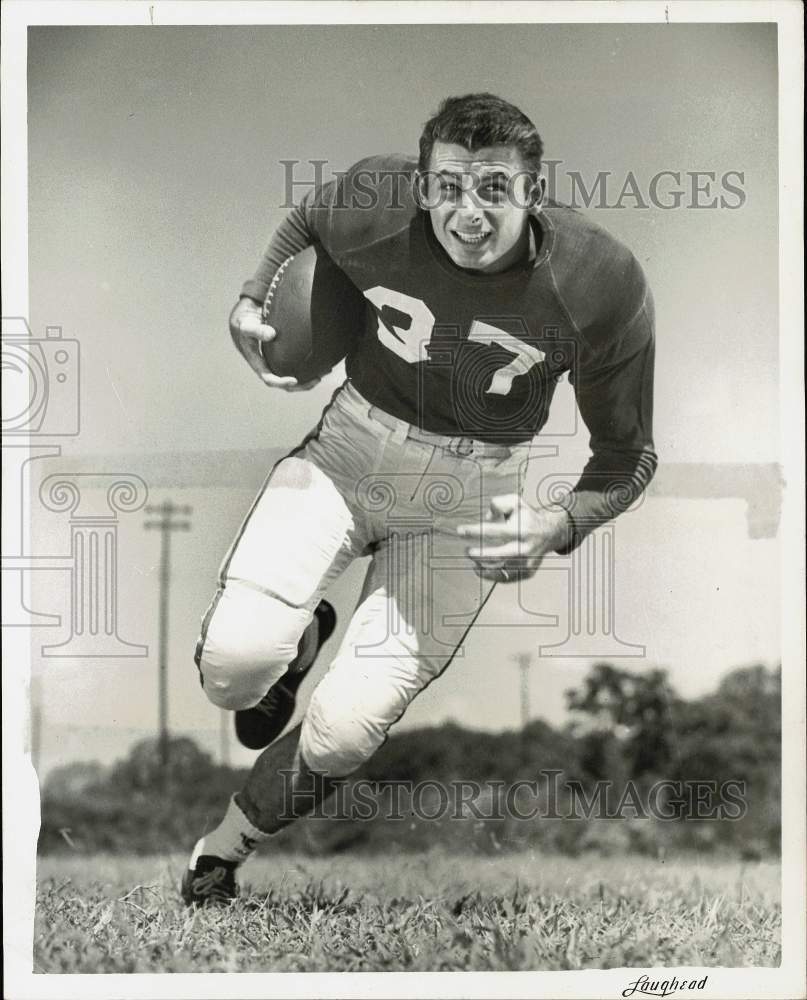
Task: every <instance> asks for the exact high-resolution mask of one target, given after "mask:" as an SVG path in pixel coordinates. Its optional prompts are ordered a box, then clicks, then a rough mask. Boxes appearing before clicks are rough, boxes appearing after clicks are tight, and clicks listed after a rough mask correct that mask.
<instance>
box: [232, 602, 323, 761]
mask: <svg viewBox="0 0 807 1000" xmlns="http://www.w3.org/2000/svg"><path fill="white" fill-rule="evenodd" d="M314 617H315V619H316V621H317V625H318V633H317V648H316V650H315V651H314V655H313V656H312V657H311V659H310V661H309V662H308V663H307V664H306V665H305V666H304V667H297V666H296V664H297V663H298V661H299V660H300V658H301V656H302V654H303V647H304V644H305V639H306V637H305V635H303V638H302V639H301V640H300V645H299V646H298V647H297V656H296V657H295V658H294V659H293V660H292V661H291V663H290V664H289V669H288V670H287V671H286V673H285V674H284V675H283V676H282V677H281V678H280V680H279V681H278V682H277V683H276V684H273V685H272V686H271V687H270V688H269V690H268V691H267V692H266V694H265V695H264V696H263V698H261V700H260V701H259V702H258V704H257V705H254V706H253V707H252V708H244V709H241V710H240V711H237V712H236V713H235V733H236V736H237V737H238V739H239V741H240V743H241V744H242V745H243V746H245V747H247V748H248V749H249V750H263V748H264V747H268V746H269V744H270V743H272V742H273V741H274V740H276V739H277V738H278V736H280V734H281V733H282V732H283V730H284V729H285V728H286V726H287V725H288V724H289V720H290V719H291V717H292V715H294V708H295V705H296V704H297V691H298V689H299V687H300V685H301V684H302V683H303V678H304V677H305V676H306V674H307V673H308V671H309V670H310V669H311V668H312V667H313V666H314V664H315V663H316V660H317V656H318V655H319V651H320V650H321V649H322V647H323V646H324V645H325V643H326V642H327V641H328V639H330V637H331V635H333V630H334V629H335V628H336V612H335V611H334V609H333V606H332V605H331V604H329V603H328V601H320V602H319V604H318V605H317V606H316V608H315V609H314Z"/></svg>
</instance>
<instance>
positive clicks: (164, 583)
mask: <svg viewBox="0 0 807 1000" xmlns="http://www.w3.org/2000/svg"><path fill="white" fill-rule="evenodd" d="M191 512H192V508H191V507H188V506H178V505H177V504H174V503H172V502H171V501H170V500H165V501H163V503H161V504H154V505H152V504H150V505H149V506H148V507H146V513H147V514H156V515H158V517H159V520H156V521H146V523H145V528H146V530H147V531H149V530H150V529H157V530H158V531H159V532H160V617H159V629H160V638H159V682H158V694H157V699H158V701H157V703H158V718H159V722H158V727H159V750H160V765H161V766H162V769H163V775H165V774H166V772H167V768H168V609H169V589H170V584H171V532H172V531H189V530H190V526H191V525H190V521H175V520H172V518H173V517H174V516H176V515H181V516H183V517H187V516H188V515H189V514H191Z"/></svg>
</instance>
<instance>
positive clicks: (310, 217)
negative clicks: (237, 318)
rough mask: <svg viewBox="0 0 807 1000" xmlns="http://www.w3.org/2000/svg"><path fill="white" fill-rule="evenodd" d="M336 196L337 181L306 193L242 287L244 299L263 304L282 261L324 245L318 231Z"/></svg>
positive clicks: (278, 228)
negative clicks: (315, 245) (315, 246)
mask: <svg viewBox="0 0 807 1000" xmlns="http://www.w3.org/2000/svg"><path fill="white" fill-rule="evenodd" d="M335 197H336V181H328V183H327V184H323V185H322V186H321V187H319V188H315V189H314V190H312V191H308V192H306V194H305V195H304V196H303V197H302V198H301V199H300V203H299V205H296V206H295V207H294V208H293V209H292V210H291V212H289V214H288V215H287V216H286V217H285V219H284V220H283V221H282V222H281V223H280V225H279V226H278V227H277V229H276V230H275V231H274V233H273V234H272V237H271V239H270V240H269V243H268V244H267V246H266V249H265V250H264V252H263V256H262V257H261V260H260V263H259V264H258V268H257V270H256V271H255V274H253V276H252V277H251V278H250V279H249V280H248V281H245V282H244V284H243V286H242V288H241V295H242V296H246V297H248V298H250V299H254V300H255V301H256V302H258V303H260V304H261V305H262V304H263V302H264V300H265V299H266V294H267V292H268V291H269V286H270V285H271V283H272V278H274V276H275V274H276V273H277V271H278V270H279V268H280V266H281V265H282V264H283V262H284V261H285V260H286V259H287V258H289V257H293V256H294V255H295V254H298V253H300V251H301V250H305V248H306V247H310V246H312V245H313V244H314V243H318V242H321V238H320V233H319V228H320V226H321V224H322V220H323V213H324V214H325V216H326V217H327V214H328V208H329V206H330V205H331V204H332V203H333V201H334V199H335Z"/></svg>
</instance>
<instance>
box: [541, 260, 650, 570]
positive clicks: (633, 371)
mask: <svg viewBox="0 0 807 1000" xmlns="http://www.w3.org/2000/svg"><path fill="white" fill-rule="evenodd" d="M639 274H640V275H641V272H640V271H639ZM639 290H640V293H641V297H640V299H639V301H640V303H641V304H640V306H639V308H638V310H636V311H635V313H634V315H633V316H632V317H631V318H630V319H629V320H628V321H627V322H626V323H625V324H624V326H623V327H622V328H621V329H619V328H617V330H616V333H615V334H612V335H610V336H608V337H607V338H606V339H605V344H604V345H602V344H601V345H600V347H601V349H600V350H597V351H589V352H588V355H589V356H588V357H587V358H586V359H585V360H584V361H583V360H581V363H580V364H579V365H578V366H574V367H573V368H572V371H571V372H570V376H569V378H570V381H571V383H572V385H573V387H574V391H575V396H576V399H577V405H578V408H579V410H580V414H581V416H582V418H583V421H584V422H585V424H586V427H587V428H588V430H589V433H590V441H589V444H590V448H591V458H590V459H589V461H588V462H587V463H586V465H585V467H584V469H583V472H582V474H581V476H580V479H579V480H578V482H577V483H576V485H575V486H574V488H573V489H572V491H571V492H570V493H569V494H568V495H567V497H566V498H565V500H562V501H561V503H562V505H563V506H564V507H565V508H566V510H567V513H568V515H569V518H570V521H571V532H570V536H569V538H570V540H569V543H568V544H567V545H566V546H565V547H564V548H563V549H561V550H559V551H560V553H561V554H565V553H567V552H571V551H572V549H574V548H576V547H577V546H578V545H579V544H580V543H581V542H582V540H583V539H584V538H585V536H586V535H587V534H589V532H591V531H593V530H594V529H595V528H597V527H599V526H600V525H601V524H604V523H605V522H606V521H609V520H611V518H613V517H615V516H616V515H618V514H620V513H622V512H623V511H625V510H627V508H628V507H630V505H631V504H632V503H633V502H634V501H635V500H637V499H638V498H639V496H641V494H642V493H643V491H644V490H645V489H646V487H647V485H648V484H649V482H650V480H651V479H652V478H653V475H654V473H655V471H656V466H657V464H658V458H657V455H656V452H655V448H654V445H653V362H654V346H655V329H654V327H655V322H654V308H653V298H652V295H651V292H650V289H649V288H648V287H647V285H646V282H645V281H644V275H641V285H640V289H639ZM631 297H632V296H631ZM634 301H635V300H634ZM634 308H635V307H634Z"/></svg>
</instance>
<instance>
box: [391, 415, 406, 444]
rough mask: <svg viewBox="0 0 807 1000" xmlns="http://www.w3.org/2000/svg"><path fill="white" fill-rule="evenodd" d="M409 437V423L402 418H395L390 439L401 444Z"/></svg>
mask: <svg viewBox="0 0 807 1000" xmlns="http://www.w3.org/2000/svg"><path fill="white" fill-rule="evenodd" d="M408 437H409V424H407V423H406V422H405V421H404V420H396V421H395V427H394V428H393V431H392V440H393V441H394V442H395V444H397V445H402V444H403V443H404V441H406V439H407V438H408Z"/></svg>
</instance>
